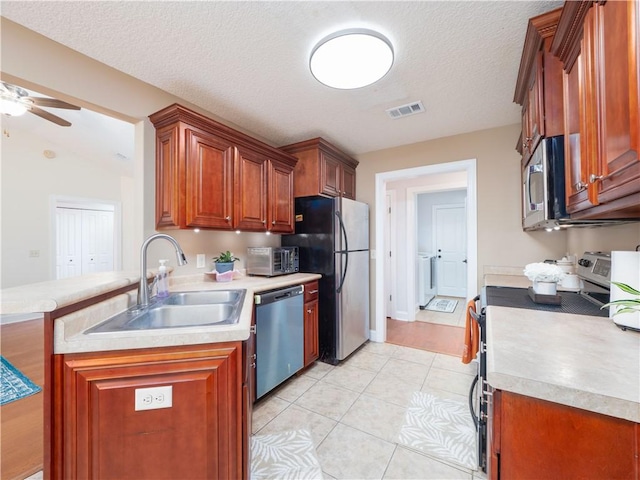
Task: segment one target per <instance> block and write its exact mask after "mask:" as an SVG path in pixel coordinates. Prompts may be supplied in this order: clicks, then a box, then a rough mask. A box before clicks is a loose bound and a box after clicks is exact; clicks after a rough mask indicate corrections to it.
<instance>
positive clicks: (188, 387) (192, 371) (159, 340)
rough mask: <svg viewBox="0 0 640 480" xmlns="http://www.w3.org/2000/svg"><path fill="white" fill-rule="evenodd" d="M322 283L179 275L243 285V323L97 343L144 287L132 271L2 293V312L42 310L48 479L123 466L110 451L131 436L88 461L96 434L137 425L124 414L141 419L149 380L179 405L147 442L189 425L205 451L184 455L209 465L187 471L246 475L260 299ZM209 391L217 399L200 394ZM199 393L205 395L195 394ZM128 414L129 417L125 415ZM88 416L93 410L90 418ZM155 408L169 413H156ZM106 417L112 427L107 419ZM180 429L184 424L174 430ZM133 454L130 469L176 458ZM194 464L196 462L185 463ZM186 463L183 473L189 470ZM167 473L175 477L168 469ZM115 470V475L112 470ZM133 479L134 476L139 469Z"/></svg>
mask: <svg viewBox="0 0 640 480" xmlns="http://www.w3.org/2000/svg"><path fill="white" fill-rule="evenodd" d="M150 276H152V275H150ZM319 277H320V276H319V275H316V274H293V275H288V276H282V277H274V278H264V277H244V278H241V279H237V280H234V281H232V282H220V283H219V282H215V281H214V280H213V279H212V278H211V277H210V276H208V275H193V276H188V277H175V278H172V279H171V283H170V290H171V291H172V292H176V291H201V290H216V289H224V290H226V289H245V290H246V295H245V301H244V304H243V308H242V311H241V314H240V319H239V321H238V323H237V324H235V325H226V326H217V327H216V326H200V327H181V328H180V329H172V330H164V331H160V330H156V331H153V332H151V331H130V332H117V333H114V334H108V335H95V336H93V337H95V338H88V337H90V336H89V335H84V334H83V332H84V331H85V330H86V329H87V328H89V327H90V326H92V325H95V324H97V323H100V322H101V321H102V320H104V319H106V318H108V317H109V316H111V315H113V314H115V313H118V312H119V311H122V310H125V309H126V308H128V307H129V306H131V305H132V304H133V303H135V292H136V286H137V282H138V277H137V276H136V275H135V274H130V273H127V272H111V273H109V274H95V275H88V276H85V277H82V279H66V280H62V281H56V282H43V283H41V284H35V285H29V286H25V287H16V288H12V289H7V290H3V291H2V305H1V307H0V312H2V313H29V312H43V313H44V323H43V326H44V339H45V340H44V364H45V382H44V387H45V388H44V390H45V391H44V430H45V434H44V469H45V473H46V475H47V476H49V477H50V478H63V477H67V476H71V477H73V476H78V475H79V476H80V477H86V478H89V477H92V476H100V473H105V474H106V473H107V472H106V471H102V472H101V471H100V470H99V468H102V467H104V466H105V465H106V467H108V468H111V467H116V466H117V462H112V461H109V458H112V457H110V455H109V454H108V452H107V450H108V449H110V448H113V447H114V446H116V447H117V446H118V445H121V446H124V447H126V445H127V443H126V442H125V440H126V439H125V438H110V439H109V440H110V441H109V442H107V444H105V448H106V450H104V449H103V451H102V457H105V458H104V459H103V460H104V462H103V465H102V466H100V465H99V464H98V463H97V462H96V460H97V459H98V457H95V455H94V456H93V457H92V456H91V452H92V451H93V453H94V454H95V453H96V450H95V449H96V448H102V445H101V444H100V440H101V438H100V434H99V433H96V432H102V433H103V434H104V433H107V434H108V433H109V432H111V433H112V434H114V433H119V432H118V429H117V428H116V427H117V426H118V425H129V424H130V421H131V419H128V420H127V419H126V415H132V414H137V415H140V414H141V413H143V412H134V409H133V405H129V404H128V402H129V401H130V399H129V394H131V395H132V393H131V392H132V389H133V388H134V387H135V386H141V384H140V382H142V383H145V382H146V383H147V385H142V387H145V386H147V387H154V386H156V384H158V383H159V384H167V383H173V384H174V387H173V388H174V393H173V397H174V408H171V409H164V410H153V411H150V414H155V416H156V418H155V420H154V421H153V422H152V424H153V425H155V426H156V427H157V428H155V429H152V431H149V432H147V433H149V435H151V436H147V441H151V442H152V444H150V445H157V443H153V440H154V438H155V440H162V438H163V435H164V436H165V438H164V440H167V438H166V435H167V434H171V435H173V433H171V432H175V431H178V430H179V431H180V432H182V434H184V433H185V429H188V430H189V431H190V432H191V434H193V436H194V438H195V436H196V431H197V432H198V433H199V434H200V435H202V434H204V435H205V437H200V438H201V439H202V438H204V441H202V442H199V443H200V444H201V445H199V449H200V450H199V451H196V450H195V449H193V448H192V447H193V445H192V444H191V443H189V442H183V443H184V448H186V449H187V450H189V451H188V452H186V453H187V454H185V455H183V456H182V457H184V458H186V459H189V458H191V459H192V460H193V459H194V458H195V457H196V456H198V455H199V456H198V458H211V460H209V462H208V464H207V465H204V466H202V468H201V469H200V470H197V469H192V470H189V471H190V472H197V471H200V472H202V471H206V472H211V475H214V476H220V475H222V476H225V475H227V476H229V475H231V476H234V477H236V476H237V477H240V476H243V475H245V476H246V473H245V472H246V469H245V465H246V460H247V458H248V457H247V451H248V449H247V448H245V445H246V444H247V442H248V435H246V433H245V432H247V431H250V424H248V420H247V418H249V417H250V404H248V403H249V402H248V401H247V399H249V398H250V397H249V395H248V392H247V388H248V381H247V378H248V369H249V367H248V366H249V365H250V362H249V361H248V356H249V353H250V352H251V350H250V341H247V340H249V339H250V336H251V321H252V313H253V294H254V293H255V292H261V291H266V290H271V289H274V288H280V287H283V286H288V285H297V284H304V283H306V282H308V281H312V280H315V279H317V278H319ZM176 330H180V332H179V333H177V332H175V331H176ZM175 382H177V383H175ZM203 389H204V390H203ZM203 392H210V393H209V394H207V395H206V396H201V395H200V393H203ZM194 394H197V395H199V397H198V398H195V397H193V395H194ZM114 395H115V396H114ZM123 395H124V396H123ZM192 397H193V398H194V401H193V403H188V404H186V405H185V401H184V400H185V399H190V398H192ZM131 398H133V397H131ZM98 400H99V401H98ZM131 401H132V400H131ZM129 411H131V413H127V412H129ZM89 412H92V413H91V414H90V415H86V414H89ZM158 412H161V413H162V412H167V413H171V415H169V416H167V415H161V416H160V417H159V416H158V415H160V413H158ZM195 412H199V414H202V413H203V412H211V413H212V415H211V416H209V417H207V421H206V422H199V421H196V420H194V418H196V416H197V415H195ZM214 412H215V413H214ZM123 414H124V415H125V416H124V417H123V416H122V415H123ZM127 418H128V417H127ZM181 418H182V420H185V422H182V421H181V420H180V419H181ZM105 419H107V420H108V421H106V422H105ZM189 419H191V420H190V422H191V423H189V422H188V420H189ZM176 421H177V422H178V424H173V426H172V422H176ZM194 421H195V423H194ZM83 422H84V423H83ZM90 422H94V423H91V424H90ZM163 422H164V423H163ZM167 422H168V423H167ZM205 423H206V424H205ZM145 425H148V422H146V423H145ZM177 425H182V427H184V428H182V427H181V428H180V429H177V428H176V427H177ZM140 426H141V425H140V424H139V425H138V427H140ZM247 426H248V427H249V430H247ZM87 427H90V428H87ZM133 427H135V425H132V428H133ZM145 428H146V427H142V430H140V429H139V428H138V430H136V428H133V430H132V431H130V432H128V433H127V432H124V434H125V435H127V434H129V435H132V434H133V435H141V434H142V433H140V432H143V431H145V430H144V429H145ZM110 429H111V430H110ZM125 430H126V429H125ZM136 431H137V432H138V433H135V432H136ZM214 431H216V432H217V433H218V434H217V435H216V434H215V433H214ZM63 432H71V433H72V434H73V436H72V437H69V436H66V437H64V436H63ZM76 435H79V436H76ZM220 435H222V436H220ZM154 436H155V437H154ZM107 438H108V437H107ZM185 438H186V437H185ZM185 438H183V440H184V439H185ZM65 439H66V443H65ZM150 445H149V446H148V448H147V450H148V453H149V454H151V453H152V450H153V448H151V446H150ZM211 445H213V446H215V447H216V449H217V450H216V454H215V456H214V455H210V456H209V457H207V456H206V451H204V452H203V450H206V448H207V446H211ZM203 446H204V447H203ZM88 447H91V448H92V449H93V450H91V449H90V448H88ZM127 448H128V447H127ZM128 450H131V451H132V456H130V458H129V460H130V465H140V466H144V464H145V463H146V464H147V465H149V464H151V465H153V466H154V467H155V468H158V469H162V468H163V467H164V466H165V464H166V461H167V460H169V459H170V458H172V456H173V455H162V454H160V455H155V456H154V455H148V456H145V457H144V459H145V462H142V461H141V459H140V457H139V456H138V457H137V458H136V455H135V452H133V450H132V449H131V448H128ZM240 452H241V453H240ZM80 453H81V454H82V455H80ZM114 453H115V452H114ZM174 453H175V452H174ZM99 457H100V456H99ZM214 457H215V458H214ZM218 459H223V460H224V459H229V461H226V460H224V461H218ZM105 462H106V463H105ZM163 462H165V463H163ZM120 463H123V464H124V462H120ZM196 464H197V462H194V461H192V462H191V464H189V465H187V466H188V467H191V466H192V465H193V466H195V465H196ZM179 467H180V468H184V465H181V466H179ZM203 469H204V470H203ZM164 471H165V473H167V474H170V473H171V472H170V471H169V470H167V469H166V468H165V470H164ZM114 472H115V471H114V470H111V473H114ZM115 473H118V472H115ZM128 473H129V474H136V472H134V471H129V472H128ZM137 473H144V472H143V471H140V472H137ZM118 474H119V473H118ZM149 475H153V473H149ZM149 475H146V474H145V475H142V476H149ZM120 476H122V475H120ZM200 476H201V475H200ZM205 476H209V474H207V475H205Z"/></svg>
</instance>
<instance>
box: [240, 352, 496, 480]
mask: <svg viewBox="0 0 640 480" xmlns="http://www.w3.org/2000/svg"><path fill="white" fill-rule="evenodd" d="M475 368H476V367H475V364H474V363H472V364H469V365H464V364H463V363H462V362H461V361H460V359H459V358H457V357H452V356H449V355H442V354H437V353H432V352H427V351H424V350H417V349H412V348H407V347H401V346H397V345H391V344H380V343H367V344H366V345H365V346H364V347H363V348H362V349H360V350H359V351H358V352H356V353H355V354H353V355H352V356H351V357H350V358H348V359H347V360H346V361H345V362H342V363H341V364H340V365H338V366H335V367H334V366H331V365H327V364H324V363H321V362H317V363H316V364H314V365H313V366H312V367H311V368H310V369H309V370H308V371H306V372H304V373H303V374H301V375H299V376H297V377H294V378H292V379H291V380H289V381H288V382H286V383H285V384H284V385H282V386H281V387H279V388H277V389H276V390H274V391H273V392H271V393H270V394H268V396H267V397H264V398H263V399H261V400H260V401H259V402H258V403H256V405H255V408H254V413H253V433H254V434H255V435H266V434H278V433H282V432H286V431H290V430H307V431H309V432H310V433H311V437H312V439H313V444H314V445H315V448H316V453H317V456H318V459H319V462H320V466H321V468H322V473H323V476H324V478H326V479H332V478H333V479H355V478H357V479H383V478H384V479H392V478H393V479H418V478H419V479H442V478H446V479H467V480H471V479H474V478H485V475H484V474H483V473H482V472H478V471H474V470H470V469H467V468H464V467H461V466H460V465H456V464H454V463H448V462H447V461H445V460H444V459H442V458H437V457H435V456H429V455H427V454H425V453H422V452H419V451H417V450H415V449H410V448H408V447H406V446H404V445H402V444H399V443H398V434H399V432H400V429H401V428H402V426H403V423H404V420H405V413H406V409H407V406H408V405H409V402H410V401H411V398H412V395H413V393H414V392H425V393H431V394H433V395H435V396H437V397H440V398H447V399H453V400H457V401H459V402H461V403H464V404H465V405H466V403H467V394H468V391H469V387H470V386H471V382H472V380H473V376H474V375H475Z"/></svg>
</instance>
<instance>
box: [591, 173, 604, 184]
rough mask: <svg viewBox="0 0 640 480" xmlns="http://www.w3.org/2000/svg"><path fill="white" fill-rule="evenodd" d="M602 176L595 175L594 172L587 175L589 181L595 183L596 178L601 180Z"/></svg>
mask: <svg viewBox="0 0 640 480" xmlns="http://www.w3.org/2000/svg"><path fill="white" fill-rule="evenodd" d="M603 178H604V175H596V174H595V173H592V174H591V176H590V177H589V183H596V182H597V181H598V180H602V179H603Z"/></svg>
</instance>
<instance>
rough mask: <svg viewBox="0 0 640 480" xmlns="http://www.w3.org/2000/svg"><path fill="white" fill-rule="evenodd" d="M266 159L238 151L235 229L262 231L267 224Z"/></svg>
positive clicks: (251, 153) (245, 151) (241, 150)
mask: <svg viewBox="0 0 640 480" xmlns="http://www.w3.org/2000/svg"><path fill="white" fill-rule="evenodd" d="M268 163H269V161H268V159H267V158H265V157H263V156H261V155H257V154H255V153H253V152H249V151H247V150H244V149H240V150H239V151H238V159H237V163H236V182H235V183H236V186H237V189H236V190H237V198H238V201H237V202H236V213H235V222H234V224H235V227H236V228H238V229H241V230H254V231H261V230H262V231H264V230H265V228H266V224H267V199H268V193H267V167H268Z"/></svg>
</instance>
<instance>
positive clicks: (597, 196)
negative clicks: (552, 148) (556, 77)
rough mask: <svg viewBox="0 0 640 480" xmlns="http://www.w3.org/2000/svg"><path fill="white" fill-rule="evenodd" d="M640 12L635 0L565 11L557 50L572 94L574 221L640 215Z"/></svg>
mask: <svg viewBox="0 0 640 480" xmlns="http://www.w3.org/2000/svg"><path fill="white" fill-rule="evenodd" d="M639 12H640V6H639V2H638V1H637V0H632V1H628V2H606V3H605V2H591V1H582V2H567V3H565V7H564V8H563V12H562V16H561V18H560V21H559V24H558V34H557V35H556V37H555V38H554V41H553V44H552V52H553V53H554V54H556V55H558V57H559V58H560V59H561V60H562V62H563V63H564V70H565V73H564V76H565V79H564V84H565V92H566V91H567V89H569V92H570V99H568V100H567V101H568V102H570V111H569V112H568V113H565V114H566V115H569V116H570V117H571V118H565V125H569V126H570V128H571V130H570V138H569V139H567V138H565V156H566V157H567V158H568V162H567V164H566V173H567V187H568V190H567V192H568V193H567V204H568V205H567V210H568V211H569V213H570V214H571V217H572V218H576V219H592V220H596V219H616V218H620V219H640V160H639V159H638V151H639V150H640V120H639V118H638V116H639V110H640V103H639V100H638V98H639V93H638V92H639V89H640V86H639V85H640V83H639V77H640V74H639V69H640V67H639V63H640V60H639V59H640V52H639V50H640V47H638V45H639V43H640V20H639V18H640V13H639ZM576 104H577V107H576ZM565 105H566V103H565ZM576 115H577V116H578V117H579V120H578V131H576V127H575V125H576V121H575V119H574V118H573V117H575V116H576ZM578 136H579V142H578V141H577V137H578ZM578 143H579V148H576V146H577V145H578ZM578 158H579V160H578Z"/></svg>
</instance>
